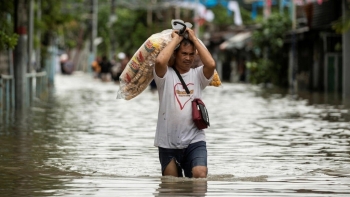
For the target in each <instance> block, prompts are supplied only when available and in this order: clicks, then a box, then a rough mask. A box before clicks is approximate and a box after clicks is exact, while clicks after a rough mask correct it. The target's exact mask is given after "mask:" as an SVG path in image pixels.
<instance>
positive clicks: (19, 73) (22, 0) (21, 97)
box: [14, 0, 28, 111]
mask: <svg viewBox="0 0 350 197" xmlns="http://www.w3.org/2000/svg"><path fill="white" fill-rule="evenodd" d="M23 13H27V5H26V0H15V1H14V28H15V29H14V31H15V32H16V33H17V34H18V35H19V38H18V43H17V45H16V47H15V50H14V79H15V103H16V104H15V108H16V110H19V111H23V110H24V109H25V100H26V96H27V91H26V87H27V83H26V81H27V80H26V73H27V40H28V37H27V27H26V25H27V22H28V20H27V15H26V14H23Z"/></svg>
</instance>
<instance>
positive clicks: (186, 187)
mask: <svg viewBox="0 0 350 197" xmlns="http://www.w3.org/2000/svg"><path fill="white" fill-rule="evenodd" d="M118 88H119V86H118V85H116V84H114V83H112V82H110V83H103V82H101V81H99V80H96V79H93V78H92V77H91V76H89V75H86V74H79V73H77V74H74V75H73V76H62V75H56V78H55V89H54V91H53V92H52V94H51V96H50V98H49V99H48V100H47V101H45V102H37V101H36V104H35V106H34V107H32V108H31V109H30V110H29V111H28V112H27V113H25V115H19V114H11V113H9V114H3V115H2V117H1V120H0V123H1V124H0V125H1V126H0V196H297V197H305V196H335V197H339V196H349V195H350V118H349V109H348V108H346V107H344V106H342V105H340V104H337V103H332V104H329V103H326V102H324V100H323V99H315V98H318V97H313V99H306V98H300V97H297V96H291V95H288V94H284V93H279V92H273V91H270V92H266V91H265V90H263V89H261V88H260V87H258V86H252V85H247V84H230V83H224V84H223V87H220V88H215V87H208V88H207V89H206V90H205V92H204V101H205V103H206V105H207V108H208V111H209V114H210V120H211V125H212V126H211V127H210V128H209V129H207V130H206V135H207V148H208V168H209V174H208V178H207V179H188V178H171V177H161V173H160V164H159V160H158V150H157V148H155V147H154V146H153V140H154V134H155V128H156V121H157V111H158V97H157V94H153V93H151V92H150V91H149V90H146V91H144V92H143V93H142V94H141V95H139V96H138V97H136V98H134V99H133V100H130V101H125V100H117V99H116V96H117V90H118Z"/></svg>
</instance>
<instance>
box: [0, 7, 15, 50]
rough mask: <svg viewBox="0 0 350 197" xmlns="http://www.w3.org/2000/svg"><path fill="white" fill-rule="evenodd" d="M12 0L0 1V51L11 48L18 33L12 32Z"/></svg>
mask: <svg viewBox="0 0 350 197" xmlns="http://www.w3.org/2000/svg"><path fill="white" fill-rule="evenodd" d="M13 6H14V2H13V0H7V1H0V27H1V28H0V51H1V50H6V49H13V48H14V47H15V46H16V44H17V39H18V35H17V34H16V33H14V26H13V22H12V20H11V19H12V18H13V10H14V8H13Z"/></svg>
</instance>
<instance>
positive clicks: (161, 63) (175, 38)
mask: <svg viewBox="0 0 350 197" xmlns="http://www.w3.org/2000/svg"><path fill="white" fill-rule="evenodd" d="M171 37H172V39H171V41H170V43H169V44H168V45H167V46H166V47H165V48H164V49H163V50H162V51H161V52H160V53H159V54H158V56H157V59H156V62H155V71H156V74H157V76H158V77H161V78H162V77H164V75H165V73H166V71H167V69H168V62H169V59H170V57H171V55H172V54H173V53H174V49H175V47H176V46H177V45H178V44H179V43H180V42H181V41H182V39H183V37H182V36H179V35H178V34H177V33H176V31H173V32H172V33H171Z"/></svg>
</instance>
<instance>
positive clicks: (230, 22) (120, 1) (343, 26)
mask: <svg viewBox="0 0 350 197" xmlns="http://www.w3.org/2000/svg"><path fill="white" fill-rule="evenodd" d="M349 4H350V1H349V0H182V1H181V0H178V1H175V0H60V1H50V0H8V1H1V2H0V15H1V18H0V26H1V28H0V74H1V82H0V86H1V91H0V97H1V103H0V107H1V108H2V109H4V110H6V108H7V109H9V108H18V109H21V108H25V106H28V105H30V103H31V100H33V98H36V97H40V96H43V95H45V90H46V89H47V87H52V86H54V77H55V74H57V73H61V74H68V75H69V74H71V73H73V72H77V71H81V72H85V73H93V72H95V73H96V72H100V69H101V68H95V66H96V65H98V64H100V63H101V61H102V59H103V57H104V59H105V60H107V61H108V62H109V63H110V64H108V65H107V66H109V67H111V70H114V74H113V72H112V71H111V72H112V73H111V77H110V78H113V79H114V80H115V81H116V82H118V76H119V75H118V72H119V74H120V72H121V71H122V69H123V66H124V67H125V62H127V60H128V59H127V58H129V57H131V56H132V55H133V54H134V53H135V52H136V50H137V49H138V48H139V47H140V46H141V45H142V44H143V42H145V41H146V39H147V38H148V37H150V36H151V35H152V34H154V33H158V32H161V31H162V30H165V29H171V24H170V21H171V20H172V19H182V20H183V21H185V22H190V23H192V24H193V25H194V27H193V28H194V29H195V31H196V33H197V35H198V37H199V38H200V39H201V40H202V41H203V43H204V44H205V45H206V46H207V48H208V49H209V50H210V52H211V53H212V55H213V57H214V58H215V61H216V62H217V71H218V73H219V75H220V78H221V80H222V81H224V82H232V83H251V84H260V85H262V86H264V87H271V86H274V87H281V88H285V89H288V90H289V91H291V92H294V93H295V92H298V91H312V92H321V93H324V92H325V93H331V94H332V96H333V97H334V98H336V99H340V100H342V101H343V102H347V101H348V100H350V78H349V77H347V76H350V60H349V58H350V57H348V56H347V55H345V54H349V52H350V49H349V47H350V33H349V26H350V14H349V13H350V12H349ZM122 60H124V63H123V62H122ZM94 63H97V64H96V65H94ZM99 66H100V65H99ZM113 66H114V69H112V67H113ZM96 69H97V70H96ZM101 72H102V71H101ZM95 77H101V76H95ZM103 80H110V79H109V78H103ZM111 80H112V79H111Z"/></svg>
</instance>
